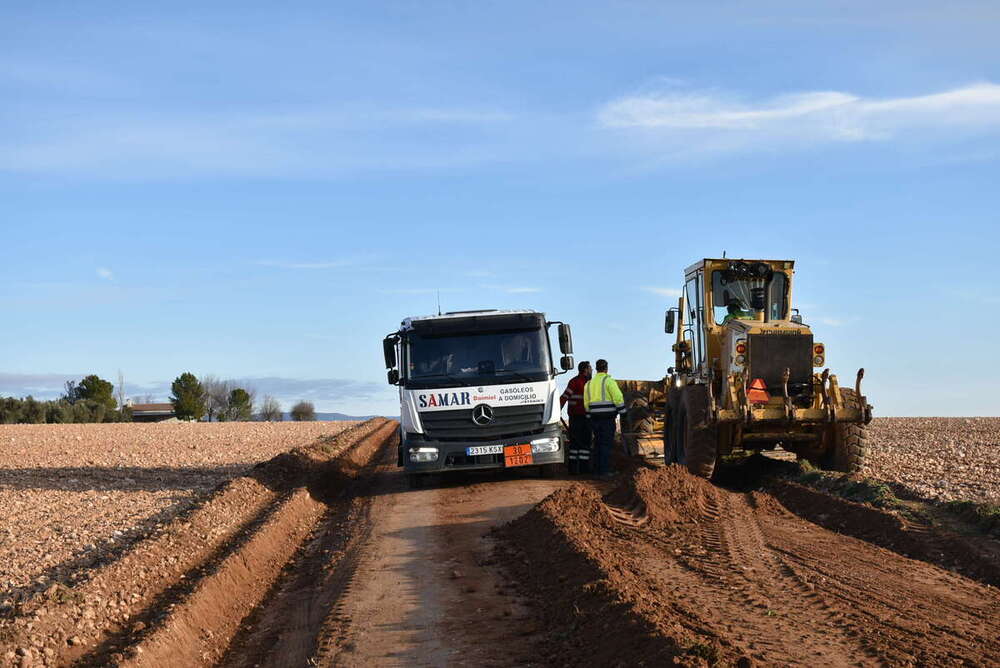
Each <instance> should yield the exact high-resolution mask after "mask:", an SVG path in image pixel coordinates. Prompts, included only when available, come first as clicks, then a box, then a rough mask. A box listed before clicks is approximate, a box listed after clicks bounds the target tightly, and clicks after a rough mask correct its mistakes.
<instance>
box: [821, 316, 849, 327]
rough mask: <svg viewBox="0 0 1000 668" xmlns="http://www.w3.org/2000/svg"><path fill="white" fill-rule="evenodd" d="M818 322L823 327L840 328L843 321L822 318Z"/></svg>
mask: <svg viewBox="0 0 1000 668" xmlns="http://www.w3.org/2000/svg"><path fill="white" fill-rule="evenodd" d="M819 321H820V322H821V323H823V324H824V325H829V326H830V327H840V326H841V325H843V324H844V321H843V320H841V319H840V318H829V317H823V318H820V319H819Z"/></svg>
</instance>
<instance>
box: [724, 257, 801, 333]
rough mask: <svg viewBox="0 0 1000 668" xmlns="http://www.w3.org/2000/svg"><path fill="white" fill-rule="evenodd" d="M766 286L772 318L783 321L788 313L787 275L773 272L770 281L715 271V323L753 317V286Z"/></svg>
mask: <svg viewBox="0 0 1000 668" xmlns="http://www.w3.org/2000/svg"><path fill="white" fill-rule="evenodd" d="M755 288H756V289H758V290H759V289H761V288H763V290H764V292H763V293H758V295H766V296H767V308H768V319H769V320H784V319H785V317H786V314H787V313H788V277H787V276H786V275H785V274H784V273H783V272H780V271H776V272H774V274H773V276H771V279H770V280H766V279H764V278H758V277H752V276H733V275H732V273H730V272H726V271H718V270H717V271H713V272H712V312H713V316H714V317H715V324H716V325H723V324H725V323H727V322H729V321H730V320H733V319H739V320H753V319H754V306H755V304H754V299H755V295H754V289H755Z"/></svg>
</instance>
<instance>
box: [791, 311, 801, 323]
mask: <svg viewBox="0 0 1000 668" xmlns="http://www.w3.org/2000/svg"><path fill="white" fill-rule="evenodd" d="M792 311H794V313H792V322H794V323H796V324H798V325H801V324H802V314H801V313H799V310H798V309H797V308H793V309H792Z"/></svg>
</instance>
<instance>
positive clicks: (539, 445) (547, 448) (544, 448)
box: [531, 437, 559, 454]
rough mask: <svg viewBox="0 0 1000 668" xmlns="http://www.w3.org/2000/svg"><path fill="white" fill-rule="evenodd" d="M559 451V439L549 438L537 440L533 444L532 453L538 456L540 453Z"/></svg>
mask: <svg viewBox="0 0 1000 668" xmlns="http://www.w3.org/2000/svg"><path fill="white" fill-rule="evenodd" d="M558 451H559V439H558V438H555V437H549V438H536V439H535V440H534V441H532V442H531V452H532V453H533V454H538V453H539V452H558Z"/></svg>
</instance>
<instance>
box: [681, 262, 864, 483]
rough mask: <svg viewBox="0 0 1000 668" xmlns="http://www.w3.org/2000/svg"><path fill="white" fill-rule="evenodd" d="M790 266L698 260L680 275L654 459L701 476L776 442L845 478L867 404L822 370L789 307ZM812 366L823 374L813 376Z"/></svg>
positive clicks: (856, 466)
mask: <svg viewBox="0 0 1000 668" xmlns="http://www.w3.org/2000/svg"><path fill="white" fill-rule="evenodd" d="M794 267H795V263H794V262H792V261H791V260H732V259H705V260H702V261H700V262H697V263H696V264H694V265H692V266H690V267H688V269H687V270H686V271H685V281H684V287H683V290H682V294H681V297H680V299H679V300H678V305H677V307H676V308H672V309H670V310H668V311H667V314H666V323H665V328H664V329H665V331H666V332H667V333H668V334H674V333H676V342H675V343H674V345H673V351H674V355H675V361H674V366H673V367H671V368H670V369H668V370H667V373H668V374H669V377H668V378H667V382H666V390H667V391H666V395H667V396H666V419H665V420H664V425H665V426H664V433H663V443H664V458H665V459H666V461H667V462H676V463H679V464H682V465H686V466H687V468H688V469H689V470H690V471H691V472H692V473H693V474H695V475H699V476H703V477H706V478H707V477H711V475H712V472H713V471H714V469H715V464H716V461H717V460H718V458H719V457H720V456H722V455H727V454H729V453H731V452H733V451H734V450H768V449H774V448H775V447H776V446H778V445H780V446H781V447H782V448H783V449H785V450H788V451H791V452H794V453H795V454H796V456H797V457H798V458H800V459H807V460H809V461H810V462H812V463H813V464H815V465H816V466H819V467H820V468H825V469H830V470H835V471H844V472H848V473H855V472H857V471H859V470H860V469H861V468H862V466H863V465H864V461H865V456H866V454H867V451H868V442H867V438H866V433H865V432H866V425H868V423H869V422H871V419H872V407H871V406H870V405H869V404H868V401H867V400H866V398H865V397H864V395H863V394H862V393H861V379H862V377H863V376H864V369H859V370H858V373H857V376H856V379H855V382H854V388H853V389H848V388H843V387H841V386H840V384H839V382H838V381H837V376H835V375H832V374H831V373H830V371H829V369H826V368H824V365H825V362H826V348H825V346H824V345H823V344H822V343H819V342H816V341H815V340H814V339H813V333H812V330H811V329H810V328H809V327H808V326H807V325H805V324H803V322H802V318H801V317H800V316H799V315H798V314H797V312H796V311H797V310H796V309H793V308H792V277H793V275H794ZM819 369H823V371H822V372H821V373H820V372H819Z"/></svg>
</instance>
